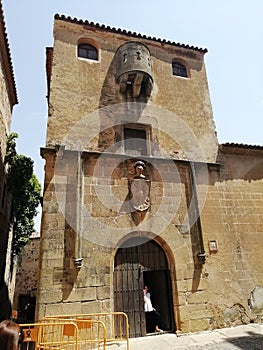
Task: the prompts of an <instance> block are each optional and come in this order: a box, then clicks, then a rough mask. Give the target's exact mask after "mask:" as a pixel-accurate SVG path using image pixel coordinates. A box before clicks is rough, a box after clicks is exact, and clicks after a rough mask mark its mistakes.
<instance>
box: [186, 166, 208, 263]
mask: <svg viewBox="0 0 263 350" xmlns="http://www.w3.org/2000/svg"><path fill="white" fill-rule="evenodd" d="M189 165H190V166H189V176H190V184H191V190H192V200H191V205H192V206H193V208H190V210H191V212H192V213H194V217H192V220H193V221H192V222H191V223H190V224H191V225H195V227H196V232H197V239H198V242H199V253H198V254H197V257H198V259H199V260H200V261H201V263H202V264H204V263H205V261H206V253H205V248H204V240H203V233H202V225H201V220H200V211H199V205H198V198H197V189H196V188H197V187H196V174H195V164H194V162H190V163H189Z"/></svg>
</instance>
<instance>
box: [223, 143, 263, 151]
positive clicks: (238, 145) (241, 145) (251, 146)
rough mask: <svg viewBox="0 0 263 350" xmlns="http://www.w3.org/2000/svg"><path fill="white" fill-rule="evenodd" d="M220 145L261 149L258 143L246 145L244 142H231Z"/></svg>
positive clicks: (262, 148)
mask: <svg viewBox="0 0 263 350" xmlns="http://www.w3.org/2000/svg"><path fill="white" fill-rule="evenodd" d="M220 146H222V147H232V148H246V149H260V150H263V146H260V145H246V144H243V143H233V142H227V143H222V144H221V145H220Z"/></svg>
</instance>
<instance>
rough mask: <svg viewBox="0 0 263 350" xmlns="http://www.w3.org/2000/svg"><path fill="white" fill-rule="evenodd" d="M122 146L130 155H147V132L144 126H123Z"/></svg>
mask: <svg viewBox="0 0 263 350" xmlns="http://www.w3.org/2000/svg"><path fill="white" fill-rule="evenodd" d="M124 146H125V153H126V154H131V155H134V156H136V155H138V156H139V155H143V156H146V155H148V153H149V152H148V151H147V132H146V129H145V128H140V129H135V128H130V127H125V128H124Z"/></svg>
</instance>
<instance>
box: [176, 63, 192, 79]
mask: <svg viewBox="0 0 263 350" xmlns="http://www.w3.org/2000/svg"><path fill="white" fill-rule="evenodd" d="M172 68H173V75H177V76H179V77H184V78H187V77H188V75H187V69H186V66H184V65H183V64H182V63H180V62H177V61H174V62H173V63H172Z"/></svg>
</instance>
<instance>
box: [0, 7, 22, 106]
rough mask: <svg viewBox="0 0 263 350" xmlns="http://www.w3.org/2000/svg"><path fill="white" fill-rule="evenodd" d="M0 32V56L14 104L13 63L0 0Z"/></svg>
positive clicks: (15, 95) (15, 93)
mask: <svg viewBox="0 0 263 350" xmlns="http://www.w3.org/2000/svg"><path fill="white" fill-rule="evenodd" d="M0 34H1V40H2V44H1V49H2V50H3V52H2V55H3V56H2V57H3V61H4V64H5V66H6V70H7V79H8V82H9V88H10V89H11V91H12V97H13V99H12V102H11V103H12V105H15V104H17V103H18V100H17V92H16V84H15V77H14V71H13V65H12V60H11V53H10V48H9V43H8V39H7V33H6V26H5V19H4V11H3V6H2V1H1V0H0ZM2 45H3V47H2Z"/></svg>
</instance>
